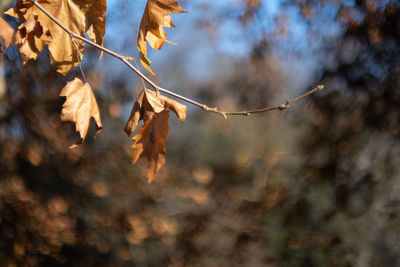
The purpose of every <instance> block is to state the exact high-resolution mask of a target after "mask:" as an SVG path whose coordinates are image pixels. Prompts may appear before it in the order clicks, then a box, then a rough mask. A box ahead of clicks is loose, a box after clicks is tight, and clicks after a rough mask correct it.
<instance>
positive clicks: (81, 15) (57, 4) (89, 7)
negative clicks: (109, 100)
mask: <svg viewBox="0 0 400 267" xmlns="http://www.w3.org/2000/svg"><path fill="white" fill-rule="evenodd" d="M38 3H40V4H41V5H42V6H43V7H44V8H45V9H46V10H47V11H48V12H49V13H50V14H52V15H53V16H54V17H55V18H56V19H57V20H59V21H60V22H61V23H62V24H63V25H64V26H66V27H67V28H68V29H69V30H71V31H72V32H74V33H77V34H79V35H81V36H82V37H84V34H85V32H87V33H88V35H89V37H90V38H92V39H93V40H94V41H95V42H96V43H97V44H99V45H103V36H104V33H105V14H104V13H105V12H106V11H107V7H106V0H87V1H84V0H74V1H69V0H38ZM6 14H8V15H11V16H13V17H16V18H19V19H21V20H22V21H23V22H25V21H27V20H28V18H29V17H30V16H34V17H35V16H37V20H38V21H39V22H40V24H41V25H42V26H43V27H46V28H48V29H49V31H50V33H51V36H52V37H53V40H52V41H51V42H50V43H49V52H50V53H49V54H50V55H49V56H50V61H51V62H52V63H53V64H55V65H56V67H57V71H58V72H60V73H62V74H64V75H65V74H67V72H68V71H69V70H70V69H72V68H73V67H75V66H77V65H78V64H79V61H80V54H81V52H82V51H83V48H84V43H83V42H82V41H80V40H75V41H74V42H75V44H76V46H75V44H74V42H73V41H72V39H71V38H70V36H69V35H68V34H67V33H66V32H64V30H63V29H61V28H60V27H59V26H58V25H57V24H55V23H54V22H53V21H52V20H51V19H50V18H48V17H47V16H46V15H45V14H44V13H43V12H42V11H41V10H39V9H38V8H37V7H36V6H34V5H33V4H32V3H31V2H29V1H24V0H18V1H17V4H16V6H15V7H14V8H11V9H10V10H8V11H7V12H6ZM42 41H43V42H45V41H44V40H42ZM39 42H40V41H36V45H38V46H44V44H41V45H39V44H38V43H39ZM77 48H78V50H79V51H77Z"/></svg>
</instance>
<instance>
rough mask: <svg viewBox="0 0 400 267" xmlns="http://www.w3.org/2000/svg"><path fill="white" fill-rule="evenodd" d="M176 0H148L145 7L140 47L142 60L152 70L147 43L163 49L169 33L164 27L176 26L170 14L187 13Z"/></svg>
mask: <svg viewBox="0 0 400 267" xmlns="http://www.w3.org/2000/svg"><path fill="white" fill-rule="evenodd" d="M185 12H187V11H185V10H183V9H182V8H181V7H180V6H179V5H178V3H177V2H176V0H148V1H147V4H146V7H145V9H144V13H143V17H142V20H141V21H140V29H139V34H138V49H139V54H140V62H141V63H142V65H143V66H144V67H145V68H146V69H147V70H148V71H150V72H151V73H152V74H153V75H154V73H153V71H152V70H151V68H150V63H151V61H150V59H148V57H147V43H146V40H147V41H148V42H149V44H150V46H151V47H153V49H161V48H162V47H163V45H164V42H169V41H168V40H167V34H166V33H165V31H164V28H163V27H174V28H175V25H174V24H173V23H172V18H171V16H170V15H169V14H172V13H185ZM170 43H171V42H170Z"/></svg>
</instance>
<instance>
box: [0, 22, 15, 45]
mask: <svg viewBox="0 0 400 267" xmlns="http://www.w3.org/2000/svg"><path fill="white" fill-rule="evenodd" d="M13 35H14V30H13V28H11V26H10V25H8V23H7V22H6V21H5V20H3V19H2V18H0V36H1V37H2V38H4V42H5V43H6V48H8V46H9V45H10V44H11V42H12V38H13Z"/></svg>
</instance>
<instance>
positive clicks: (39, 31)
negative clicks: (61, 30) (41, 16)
mask: <svg viewBox="0 0 400 267" xmlns="http://www.w3.org/2000/svg"><path fill="white" fill-rule="evenodd" d="M51 39H52V38H51V35H50V32H49V30H48V29H47V28H46V27H44V26H42V25H41V24H40V22H39V21H38V16H34V15H30V16H29V17H28V18H27V19H26V21H25V22H23V23H22V24H21V25H20V26H19V27H18V31H17V32H16V34H15V44H16V45H17V47H18V49H19V52H20V54H21V57H22V61H23V62H24V64H25V63H26V62H27V61H28V60H29V59H31V58H32V59H36V58H37V56H38V54H39V53H40V52H41V51H42V50H43V48H44V47H45V45H47V44H49V43H50V42H51Z"/></svg>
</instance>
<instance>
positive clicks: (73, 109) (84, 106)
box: [60, 78, 102, 148]
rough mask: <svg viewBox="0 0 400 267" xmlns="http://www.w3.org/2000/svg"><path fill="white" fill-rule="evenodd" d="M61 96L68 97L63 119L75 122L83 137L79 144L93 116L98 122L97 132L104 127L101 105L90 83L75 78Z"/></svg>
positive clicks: (63, 120) (62, 112)
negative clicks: (98, 104)
mask: <svg viewBox="0 0 400 267" xmlns="http://www.w3.org/2000/svg"><path fill="white" fill-rule="evenodd" d="M60 96H65V97H67V100H66V101H65V103H64V105H63V108H62V111H61V121H62V122H74V123H75V127H76V131H77V132H79V134H80V137H81V140H80V142H78V143H77V144H79V143H82V142H83V140H84V139H85V137H86V134H87V131H88V128H89V122H90V118H91V117H93V118H94V120H95V122H96V126H97V132H99V131H100V130H101V129H102V125H101V119H100V112H99V107H98V106H97V102H96V98H95V96H94V94H93V91H92V88H91V87H90V85H89V84H88V83H85V84H83V82H82V81H81V80H80V79H78V78H75V79H74V80H73V81H70V82H68V83H67V85H66V86H65V87H64V88H63V89H62V90H61V93H60ZM74 146H75V145H73V146H71V148H72V147H74Z"/></svg>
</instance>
